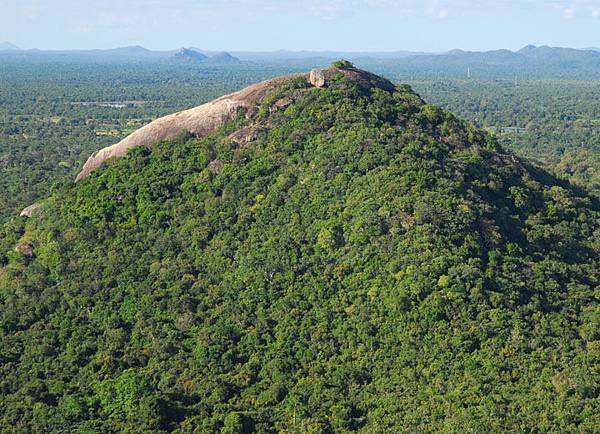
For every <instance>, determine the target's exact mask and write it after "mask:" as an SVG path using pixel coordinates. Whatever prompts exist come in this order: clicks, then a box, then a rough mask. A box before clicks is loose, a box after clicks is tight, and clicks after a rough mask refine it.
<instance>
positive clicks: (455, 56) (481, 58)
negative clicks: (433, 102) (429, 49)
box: [394, 45, 600, 78]
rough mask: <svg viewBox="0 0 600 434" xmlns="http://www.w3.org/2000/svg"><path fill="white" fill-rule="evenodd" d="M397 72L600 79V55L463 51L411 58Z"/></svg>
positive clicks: (530, 48)
mask: <svg viewBox="0 0 600 434" xmlns="http://www.w3.org/2000/svg"><path fill="white" fill-rule="evenodd" d="M394 67H395V69H396V70H397V71H398V72H404V73H414V74H422V73H423V72H427V73H430V74H440V75H444V76H448V75H452V76H464V77H468V76H471V77H474V78H477V77H485V78H492V77H498V78H499V77H506V76H510V75H513V76H519V77H523V78H528V77H537V78H541V77H546V78H551V77H552V78H560V77H565V78H566V77H569V78H576V77H584V76H585V77H586V78H600V52H599V51H594V50H591V49H589V50H578V49H574V48H560V47H549V46H546V45H544V46H539V47H536V46H534V45H527V46H526V47H523V48H522V49H520V50H518V51H510V50H493V51H474V52H473V51H463V50H452V51H449V52H447V53H443V54H430V55H423V56H411V57H409V58H406V59H404V60H403V61H402V62H398V63H397V64H395V65H394Z"/></svg>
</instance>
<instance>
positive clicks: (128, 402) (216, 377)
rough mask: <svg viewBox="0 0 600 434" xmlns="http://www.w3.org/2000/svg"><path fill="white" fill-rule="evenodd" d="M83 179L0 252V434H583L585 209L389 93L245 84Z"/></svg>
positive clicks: (489, 142) (589, 254)
mask: <svg viewBox="0 0 600 434" xmlns="http://www.w3.org/2000/svg"><path fill="white" fill-rule="evenodd" d="M181 133H186V134H181ZM180 134H181V135H180ZM189 134H192V135H193V136H195V137H190V135H189ZM111 156H112V157H120V158H114V159H113V161H111V163H110V164H103V162H104V161H106V159H107V158H109V157H111ZM100 166H102V167H100ZM90 173H91V176H89V178H87V179H85V180H82V181H80V182H77V183H66V184H64V185H62V186H57V187H56V188H55V189H53V193H52V195H51V196H50V197H49V198H47V199H46V200H45V201H44V202H43V207H40V208H37V209H35V210H32V209H30V210H28V211H27V213H28V214H30V215H31V218H24V217H15V219H14V221H13V222H12V223H11V224H9V225H6V226H2V227H0V231H1V232H0V432H19V433H20V432H26V433H29V432H33V433H38V432H40V433H46V432H48V433H55V432H57V433H58V432H60V433H62V432H69V433H71V432H73V433H75V432H94V433H96V432H97V433H105V432H106V433H112V432H131V433H138V432H141V433H146V432H148V433H170V432H176V433H189V432H197V433H206V434H208V433H211V434H212V433H219V432H220V433H323V434H329V433H349V432H361V433H369V434H370V433H402V432H415V433H430V432H434V433H458V432H460V433H462V432H472V433H479V432H486V433H487V432H490V433H497V432H508V433H512V432H535V433H537V432H566V433H571V432H577V433H579V432H581V433H587V432H590V433H592V432H597V431H598V429H597V428H598V415H599V414H600V402H599V401H598V396H599V395H600V382H599V379H598V375H597V367H598V365H599V354H600V352H599V349H600V328H599V327H598V316H599V314H600V310H599V308H598V299H599V297H600V295H599V293H598V288H600V263H599V258H600V206H599V205H598V202H597V200H596V199H594V198H593V197H591V196H590V195H588V194H587V193H586V192H584V191H581V190H578V189H577V188H574V187H572V186H570V185H569V184H567V183H564V182H561V181H559V180H557V179H555V178H554V177H552V176H551V175H550V174H549V173H547V172H545V171H543V170H541V169H539V168H537V167H535V166H532V165H530V164H528V163H527V162H525V161H522V160H520V159H518V158H517V157H515V156H514V155H512V154H511V153H510V152H507V151H506V150H504V149H502V147H501V146H499V145H498V143H497V142H496V140H495V139H494V137H493V136H491V135H489V134H488V133H486V132H485V131H482V130H479V129H477V128H475V127H474V126H472V125H470V124H468V123H466V122H464V121H462V120H460V119H458V118H456V117H455V116H454V115H452V113H450V112H448V111H445V110H443V109H441V108H439V107H436V106H433V105H431V104H427V103H426V102H425V101H423V100H422V98H420V97H419V96H418V95H417V94H415V93H414V92H413V91H412V90H411V89H410V87H409V86H406V85H398V86H396V87H394V86H393V85H392V84H391V83H390V82H389V81H387V80H385V79H383V78H380V77H377V76H375V75H373V74H370V73H368V72H365V71H361V70H358V69H354V68H352V67H351V66H350V65H347V64H344V63H340V64H337V65H336V66H335V67H332V68H328V69H324V70H315V71H312V72H310V73H306V74H299V75H296V76H291V77H283V78H278V79H275V80H269V81H267V82H264V83H260V84H257V85H254V86H250V87H248V88H247V89H244V90H242V91H240V92H236V93H234V94H231V95H228V96H225V97H223V98H219V99H217V100H215V101H212V102H210V103H208V104H205V105H203V106H200V107H197V108H195V109H191V110H188V111H184V112H181V113H178V114H174V115H171V116H167V117H165V118H162V119H158V120H156V121H154V122H152V123H151V124H149V125H147V126H146V127H144V128H142V129H141V130H139V131H137V132H136V133H134V134H132V135H131V136H130V137H128V138H127V139H125V140H124V141H123V142H121V143H119V144H116V145H114V146H113V147H110V148H107V149H105V150H101V151H99V152H98V153H96V154H95V155H94V156H93V157H91V159H90V161H89V162H88V163H87V164H86V167H85V168H84V171H83V172H82V174H81V176H80V179H82V178H85V176H88V175H90Z"/></svg>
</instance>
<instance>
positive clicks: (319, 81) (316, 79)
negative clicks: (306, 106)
mask: <svg viewBox="0 0 600 434" xmlns="http://www.w3.org/2000/svg"><path fill="white" fill-rule="evenodd" d="M309 79H310V84H312V85H313V86H314V87H325V74H323V69H313V70H312V71H310V78H309Z"/></svg>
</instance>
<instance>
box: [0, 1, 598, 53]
mask: <svg viewBox="0 0 600 434" xmlns="http://www.w3.org/2000/svg"><path fill="white" fill-rule="evenodd" d="M1 41H10V42H12V43H14V44H16V45H18V46H19V47H22V48H41V49H74V48H78V49H82V48H112V47H119V46H127V45H143V46H145V47H147V48H151V49H175V48H179V47H184V46H185V47H190V46H193V47H198V48H202V49H206V50H231V51H234V50H243V51H272V50H279V49H288V50H334V51H401V50H410V51H429V52H441V51H447V50H451V49H454V48H460V49H465V50H490V49H498V48H508V49H513V50H516V49H519V48H521V47H522V46H524V45H527V44H534V45H551V46H563V47H574V48H585V47H592V46H594V47H598V46H600V0H571V1H567V0H555V1H539V0H496V1H484V0H0V42H1Z"/></svg>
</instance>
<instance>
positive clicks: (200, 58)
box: [172, 48, 240, 64]
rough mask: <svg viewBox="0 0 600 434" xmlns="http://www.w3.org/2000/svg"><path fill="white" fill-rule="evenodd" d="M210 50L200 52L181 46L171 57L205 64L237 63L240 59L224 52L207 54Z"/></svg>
mask: <svg viewBox="0 0 600 434" xmlns="http://www.w3.org/2000/svg"><path fill="white" fill-rule="evenodd" d="M207 53H210V52H202V51H201V50H199V49H196V48H182V49H180V50H179V51H177V52H176V53H175V54H173V56H172V57H173V58H174V59H177V60H184V61H187V62H195V63H206V64H227V63H237V62H239V61H240V59H238V58H237V57H234V56H232V55H231V54H229V53H226V52H220V53H216V54H210V55H209V54H207Z"/></svg>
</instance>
